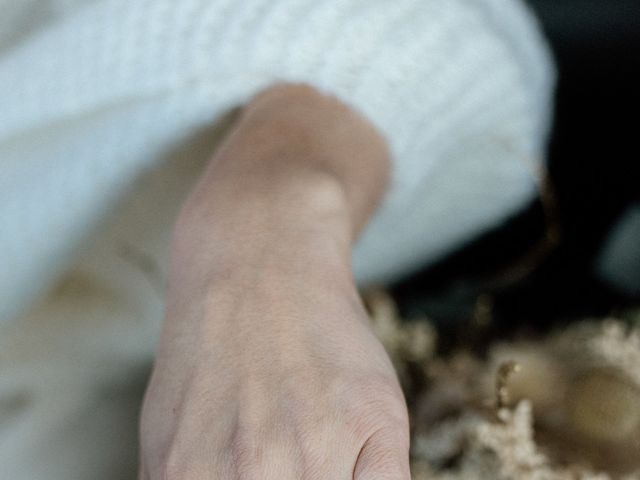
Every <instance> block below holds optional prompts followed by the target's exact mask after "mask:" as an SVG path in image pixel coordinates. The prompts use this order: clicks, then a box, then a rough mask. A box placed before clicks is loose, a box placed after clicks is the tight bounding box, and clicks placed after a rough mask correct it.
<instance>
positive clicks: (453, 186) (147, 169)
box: [0, 0, 553, 323]
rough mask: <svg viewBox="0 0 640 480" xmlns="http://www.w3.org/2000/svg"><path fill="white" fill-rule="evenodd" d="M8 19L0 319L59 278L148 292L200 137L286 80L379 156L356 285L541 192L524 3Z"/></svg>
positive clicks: (76, 3)
mask: <svg viewBox="0 0 640 480" xmlns="http://www.w3.org/2000/svg"><path fill="white" fill-rule="evenodd" d="M0 12H2V13H1V15H0V252H2V258H3V268H2V269H0V323H1V322H2V321H5V322H6V321H7V320H9V319H11V318H15V317H16V315H17V314H18V313H20V312H23V311H24V309H25V307H28V306H29V305H33V304H34V302H35V301H36V299H38V298H40V297H41V296H42V295H43V294H44V293H46V292H48V291H50V289H51V288H52V286H53V285H54V284H55V283H56V282H58V281H59V279H60V278H61V276H63V274H65V273H68V272H70V271H75V272H81V273H82V275H85V276H86V277H91V278H93V280H94V281H97V282H98V283H101V284H102V285H108V286H109V288H111V289H112V290H117V289H119V288H120V289H123V290H124V289H125V287H123V286H122V285H125V286H127V288H128V287H129V286H130V284H135V283H136V282H137V280H135V279H134V278H128V279H127V278H126V277H127V275H129V276H131V275H134V274H129V273H127V272H128V271H129V270H136V272H137V273H135V275H139V276H140V272H142V277H147V280H148V279H149V278H150V277H154V278H155V277H158V278H159V279H160V280H159V283H157V284H156V285H155V286H150V285H152V284H153V283H154V281H150V282H149V281H147V280H140V281H142V282H143V283H144V282H146V284H145V285H146V286H144V287H136V288H142V289H144V288H146V289H150V290H149V291H151V290H153V289H155V290H156V291H157V290H158V289H159V288H161V279H162V277H163V275H164V273H163V272H164V267H163V265H164V262H165V257H166V248H165V247H166V239H167V238H168V232H169V231H170V225H171V221H172V219H173V216H174V215H175V211H176V210H177V205H179V202H180V199H181V198H182V196H183V195H184V192H186V191H187V189H188V185H189V184H190V182H192V181H193V178H195V176H197V172H198V169H199V168H201V164H202V160H203V159H204V158H206V157H207V156H208V155H210V153H211V151H212V149H213V147H214V144H215V136H214V135H209V134H207V131H208V130H207V129H209V128H210V127H211V126H212V125H217V124H218V123H219V120H220V119H221V118H222V117H223V115H224V114H225V113H227V112H228V111H230V110H231V109H233V108H234V107H236V106H239V105H241V104H242V103H243V102H245V101H246V100H247V99H248V98H250V97H251V96H252V95H253V94H255V93H256V92H257V91H259V90H260V89H262V88H265V87H267V86H268V85H270V84H273V83H274V82H278V81H302V82H307V83H309V84H312V85H315V86H316V87H318V88H319V89H321V90H323V91H326V92H329V93H332V94H334V95H336V96H338V97H339V98H340V99H342V100H343V101H345V102H346V103H348V104H350V105H351V106H353V107H354V108H356V109H357V110H359V111H360V112H362V113H364V114H365V115H366V116H367V117H368V118H369V119H370V120H371V121H373V122H374V124H375V125H377V127H378V128H379V129H380V130H381V132H383V134H384V135H385V136H386V137H387V139H388V141H389V143H390V146H391V151H392V154H393V160H394V177H393V182H392V186H391V190H390V192H389V194H388V195H387V197H386V199H385V201H384V204H383V205H382V207H381V209H380V210H379V211H378V213H377V214H376V216H375V218H374V220H373V221H372V223H371V224H370V226H369V227H368V229H367V230H366V232H365V234H364V236H363V237H362V238H361V239H360V241H359V243H358V245H357V248H356V252H355V256H354V268H355V272H356V276H357V278H358V279H359V280H360V281H361V282H372V281H385V280H389V279H392V278H393V277H395V276H397V275H399V274H402V273H406V272H407V271H409V270H410V269H411V268H415V267H416V266H417V265H419V264H424V263H427V262H429V261H432V260H433V259H435V258H437V257H438V256H440V255H442V254H443V253H445V252H446V251H448V250H450V249H451V248H453V247H456V246H458V245H460V244H461V243H462V242H464V241H465V240H468V239H470V238H471V237H473V236H474V235H476V234H477V233H478V232H480V231H482V230H483V229H487V228H489V227H491V226H493V225H495V224H496V223H497V222H500V221H501V220H503V219H504V218H505V217H506V216H508V215H509V214H510V213H511V212H513V211H514V210H515V209H517V208H518V207H520V206H522V205H523V204H524V203H525V202H527V201H529V200H530V199H531V198H532V196H533V195H534V192H535V180H534V179H535V175H534V174H533V170H532V169H535V167H536V163H537V162H540V161H541V160H542V158H543V148H544V141H545V134H546V131H547V128H548V124H549V105H550V91H551V88H552V81H553V75H552V67H551V63H550V60H549V55H548V53H547V50H546V48H545V44H544V41H543V40H542V38H541V36H540V34H539V32H538V29H537V28H536V24H535V21H534V20H533V18H532V16H531V15H530V13H529V12H528V11H527V9H526V8H525V7H524V6H523V5H522V4H521V3H520V2H519V1H518V0H393V1H390V0H278V1H274V0H242V1H237V0H92V1H91V0H47V1H45V0H0ZM132 265H134V266H133V267H132ZM127 269H129V270H127ZM135 275H134V276H135ZM96 279H97V280H96ZM132 291H135V289H133V290H132ZM123 295H125V293H123ZM127 295H131V294H130V293H129V294H127ZM136 295H138V296H140V295H139V292H137V293H136ZM149 295H151V296H153V295H157V293H148V295H147V296H149ZM142 298H145V296H144V295H142Z"/></svg>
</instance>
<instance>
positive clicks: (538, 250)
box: [393, 0, 640, 331]
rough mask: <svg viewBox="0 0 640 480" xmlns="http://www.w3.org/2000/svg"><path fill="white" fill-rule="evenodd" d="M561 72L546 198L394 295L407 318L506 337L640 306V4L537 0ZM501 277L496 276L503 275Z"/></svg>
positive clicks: (403, 283)
mask: <svg viewBox="0 0 640 480" xmlns="http://www.w3.org/2000/svg"><path fill="white" fill-rule="evenodd" d="M530 3H531V5H532V6H533V8H534V9H535V11H536V12H537V13H538V15H539V17H540V20H541V22H542V25H543V28H544V30H545V31H546V33H547V36H548V39H549V42H550V44H551V47H552V50H553V52H554V55H555V58H556V61H557V64H558V70H559V76H558V86H557V87H558V88H557V92H556V111H555V124H554V128H553V132H552V137H551V144H550V148H549V162H548V171H547V172H546V176H545V177H546V178H544V179H543V180H544V182H543V183H544V186H543V188H542V189H541V192H540V193H541V194H540V198H539V199H538V201H537V202H536V203H535V204H533V205H531V206H530V207H529V208H528V209H526V211H523V212H520V213H519V214H518V215H516V216H515V217H513V218H512V219H511V220H510V221H509V222H508V223H507V224H506V225H504V226H503V227H501V228H500V229H498V230H495V231H492V232H490V233H488V234H486V235H484V236H483V237H482V238H480V239H478V240H477V241H476V242H474V243H473V244H472V245H470V246H467V247H466V248H464V249H462V250H459V251H457V252H455V253H453V254H452V255H450V256H449V257H447V258H446V259H444V260H442V261H441V262H439V263H438V264H437V265H435V267H434V266H430V267H429V268H428V270H425V271H422V272H415V274H414V275H411V276H410V277H409V278H406V279H404V280H403V281H401V282H398V283H397V284H396V285H395V286H394V287H393V293H394V296H395V297H396V298H397V299H398V301H399V304H400V308H401V311H402V313H403V315H405V316H409V317H415V316H420V315H428V316H430V317H431V318H432V320H433V321H435V322H436V323H438V324H439V325H440V326H441V327H443V328H445V329H446V328H447V327H451V328H452V329H455V330H458V329H460V328H466V327H465V326H466V325H468V322H470V321H471V322H478V321H480V322H482V321H483V320H482V318H480V317H483V316H484V317H487V318H490V319H491V324H492V326H493V327H494V328H496V329H500V330H504V331H509V330H511V329H515V328H518V327H519V326H520V325H522V324H525V323H526V324H527V325H535V326H539V327H540V328H545V327H548V326H549V325H550V324H555V323H558V322H566V321H570V320H571V319H573V318H579V317H582V318H584V317H585V316H603V315H608V314H613V313H616V312H617V311H618V310H620V309H624V308H626V307H627V306H629V305H631V304H634V303H635V304H637V303H638V301H639V300H640V174H639V173H638V172H639V171H640V169H638V168H637V163H638V161H639V160H640V154H639V153H640V152H639V146H638V133H639V132H638V129H639V127H640V121H639V119H638V115H639V114H638V112H639V111H640V110H639V108H638V107H639V106H640V102H639V101H638V99H639V93H638V89H639V86H640V75H639V72H640V69H639V68H638V63H639V59H640V2H639V1H638V0H530ZM496 272H498V273H496Z"/></svg>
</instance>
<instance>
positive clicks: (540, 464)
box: [364, 290, 640, 480]
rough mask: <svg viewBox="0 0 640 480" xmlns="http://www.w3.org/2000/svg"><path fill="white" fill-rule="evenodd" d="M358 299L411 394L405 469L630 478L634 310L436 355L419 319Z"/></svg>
mask: <svg viewBox="0 0 640 480" xmlns="http://www.w3.org/2000/svg"><path fill="white" fill-rule="evenodd" d="M364 298H365V303H366V304H367V306H368V308H369V311H370V314H371V318H372V322H373V326H374V329H375V331H376V333H377V334H378V336H379V337H380V338H381V340H382V342H383V344H384V345H385V348H386V349H387V351H388V352H389V354H390V356H391V358H392V360H393V362H394V365H395V367H396V369H397V371H398V373H399V376H400V379H401V383H402V385H403V388H404V390H405V394H406V397H407V402H408V404H409V410H410V413H411V422H412V445H413V446H412V472H413V478H414V479H415V480H427V479H429V480H480V479H482V480H486V479H495V480H640V318H638V319H636V320H635V321H634V320H629V321H622V320H614V319H605V320H599V321H595V320H593V321H584V322H581V323H578V324H574V325H570V326H568V327H566V328H565V329H564V330H562V331H560V332H556V333H550V334H549V335H547V336H546V337H545V338H541V339H536V340H527V341H509V342H498V341H497V342H494V343H493V344H491V346H490V348H489V350H488V352H487V355H486V357H483V358H480V357H479V356H477V355H474V354H472V353H470V352H469V351H466V350H462V351H456V352H453V353H449V354H447V356H446V357H443V356H441V355H439V354H438V353H437V352H438V348H437V347H438V335H437V332H436V330H435V329H434V327H433V326H432V324H431V323H430V322H429V321H428V320H427V319H419V320H416V321H403V320H402V319H400V318H399V316H398V312H397V310H396V307H395V304H394V302H393V300H392V298H391V297H390V296H389V295H388V294H386V293H385V292H383V291H380V290H376V291H370V292H366V293H365V294H364ZM638 317H640V315H638ZM634 322H635V323H634Z"/></svg>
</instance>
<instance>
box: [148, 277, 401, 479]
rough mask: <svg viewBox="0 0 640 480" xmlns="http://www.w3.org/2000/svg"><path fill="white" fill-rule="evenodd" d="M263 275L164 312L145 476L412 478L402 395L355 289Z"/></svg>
mask: <svg viewBox="0 0 640 480" xmlns="http://www.w3.org/2000/svg"><path fill="white" fill-rule="evenodd" d="M259 277H260V279H258V280H255V281H248V280H246V279H245V280H243V281H240V282H237V283H236V282H235V281H232V282H227V283H226V284H225V285H224V286H223V287H221V289H220V291H214V292H212V293H211V294H207V295H204V296H202V297H201V298H194V299H191V300H190V302H189V307H186V308H185V309H184V310H182V309H178V310H176V311H175V312H174V314H175V317H174V318H171V319H168V324H167V325H168V328H167V329H166V330H165V335H164V338H163V342H162V346H161V348H160V351H159V354H158V359H157V364H156V368H155V370H154V373H153V376H152V379H151V382H150V384H149V388H148V391H147V394H146V398H145V402H144V409H143V414H142V423H141V425H142V427H141V441H142V474H141V477H140V478H141V479H144V480H171V479H181V480H187V479H190V480H195V479H198V480H200V479H209V478H211V479H255V480H270V479H273V480H301V479H303V480H313V479H318V480H319V479H322V480H327V479H336V480H338V479H340V480H351V479H356V480H374V479H375V480H391V479H393V480H408V479H409V478H410V476H409V467H408V447H409V436H408V435H409V427H408V420H407V412H406V407H405V402H404V399H403V396H402V393H401V391H400V387H399V385H398V382H397V380H396V376H395V373H394V371H393V368H392V366H391V363H390V361H389V359H388V358H387V356H386V354H385V352H384V350H383V348H382V346H381V345H380V343H379V342H378V340H377V339H376V338H375V337H374V335H373V334H372V332H371V330H370V329H369V326H368V324H367V323H368V319H367V318H366V315H365V312H364V311H363V308H362V306H361V304H360V301H359V299H358V298H357V296H356V293H355V291H354V289H353V288H346V289H345V288H343V287H344V284H342V283H341V282H337V283H336V284H329V285H323V284H322V282H318V281H308V280H304V279H302V278H295V277H293V278H292V277H288V278H287V277H283V276H281V274H280V273H278V272H261V274H260V275H259ZM194 302H196V303H198V304H199V305H198V306H197V307H196V306H194Z"/></svg>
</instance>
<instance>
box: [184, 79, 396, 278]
mask: <svg viewBox="0 0 640 480" xmlns="http://www.w3.org/2000/svg"><path fill="white" fill-rule="evenodd" d="M388 170H389V159H388V153H387V150H386V146H385V143H384V140H383V139H382V138H381V137H380V135H379V134H378V133H377V132H376V131H375V130H374V129H373V127H372V126H371V125H369V124H368V122H367V121H366V120H365V119H363V118H361V117H359V116H358V115H356V114H355V113H353V112H352V111H351V110H350V109H348V108H347V107H345V106H344V105H342V104H341V103H340V102H338V101H337V100H335V99H332V98H328V97H325V96H322V95H320V94H318V93H317V92H315V91H314V90H312V89H310V88H308V87H300V86H282V87H276V88H274V89H271V90H269V91H267V92H265V93H263V94H261V95H259V96H258V97H257V98H255V99H254V100H253V101H252V102H251V103H250V104H249V105H247V107H246V108H245V110H244V112H243V114H242V116H241V118H240V119H239V121H238V123H237V125H236V126H235V128H234V129H233V131H232V133H231V134H230V135H229V137H228V138H227V139H226V140H225V142H224V144H223V145H222V146H221V148H220V149H219V150H218V152H217V153H216V155H215V156H214V158H213V159H212V161H211V163H210V165H209V167H208V169H207V171H206V172H205V174H204V175H203V177H202V179H201V181H200V183H199V184H198V185H197V187H196V188H195V190H194V192H193V194H192V196H191V197H190V199H189V201H188V202H187V204H186V206H185V208H184V210H183V214H182V215H181V218H180V222H179V224H178V227H177V229H176V242H175V244H176V249H178V250H180V251H179V252H175V253H174V256H175V255H178V256H179V257H180V258H181V266H174V267H176V268H183V269H187V268H188V269H190V270H191V271H193V269H196V270H198V269H202V274H203V275H210V274H212V272H213V271H215V272H218V273H217V274H216V276H220V275H224V274H225V273H224V272H227V273H228V272H230V271H247V270H248V269H254V270H260V269H264V268H267V267H269V268H280V269H291V270H292V271H294V270H298V271H305V270H306V271H307V272H308V271H310V270H308V269H309V268H313V269H314V271H317V272H318V273H321V272H322V270H323V269H326V270H333V269H336V270H337V269H342V270H348V269H349V268H350V261H349V259H350V254H351V246H352V243H353V241H354V240H355V238H356V237H357V234H358V232H359V231H360V230H361V229H362V228H363V226H364V225H365V224H366V222H367V220H368V219H369V217H370V216H371V214H372V213H373V211H374V210H375V208H376V206H377V204H378V203H379V202H380V200H381V197H382V195H383V193H384V188H385V185H386V182H387V176H388ZM189 251H192V252H198V253H197V256H198V258H197V259H195V258H193V257H194V255H196V254H195V253H194V254H193V255H191V254H190V253H189ZM189 256H191V257H192V259H193V260H194V261H193V262H191V261H187V262H185V261H184V259H185V257H189ZM205 271H206V273H205ZM344 273H345V274H348V275H350V272H344Z"/></svg>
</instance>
